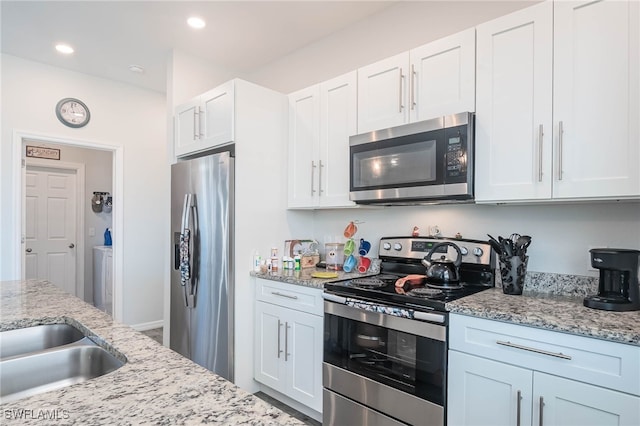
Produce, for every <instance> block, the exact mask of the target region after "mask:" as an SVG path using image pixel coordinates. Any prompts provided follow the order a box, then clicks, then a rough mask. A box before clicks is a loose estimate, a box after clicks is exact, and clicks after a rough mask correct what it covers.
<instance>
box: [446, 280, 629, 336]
mask: <svg viewBox="0 0 640 426" xmlns="http://www.w3.org/2000/svg"><path fill="white" fill-rule="evenodd" d="M582 300H583V297H575V296H572V297H570V296H562V295H553V294H544V293H537V292H526V291H525V293H524V294H523V295H518V296H515V295H506V294H504V293H503V292H502V289H501V288H493V289H490V290H485V291H481V292H479V293H476V294H473V295H471V296H467V297H463V298H461V299H458V300H455V301H453V302H449V303H447V305H446V307H447V309H448V310H449V311H450V312H453V313H459V314H465V315H471V316H475V317H480V318H486V319H491V320H497V321H504V322H509V323H514V324H521V325H527V326H532V327H538V328H544V329H547V330H553V331H560V332H565V333H570V334H576V335H581V336H586V337H594V338H598V339H604V340H609V341H613V342H619V343H626V344H631V345H638V346H640V311H631V312H611V311H602V310H598V309H591V308H587V307H585V306H584V305H583V304H582Z"/></svg>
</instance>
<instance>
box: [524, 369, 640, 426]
mask: <svg viewBox="0 0 640 426" xmlns="http://www.w3.org/2000/svg"><path fill="white" fill-rule="evenodd" d="M533 393H534V399H533V405H534V407H535V408H534V410H533V411H534V419H533V423H534V424H536V425H538V424H540V425H542V424H544V425H561V426H614V425H615V426H622V425H628V426H635V425H639V424H640V398H638V397H637V396H632V395H629V394H626V393H622V392H615V391H612V390H609V389H604V388H601V387H598V386H593V385H588V384H586V383H580V382H576V381H573V380H567V379H563V378H561V377H556V376H551V375H549V374H543V373H538V372H535V373H534V375H533ZM541 398H542V399H541ZM541 412H542V418H540V413H541Z"/></svg>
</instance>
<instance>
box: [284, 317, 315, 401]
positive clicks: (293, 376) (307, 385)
mask: <svg viewBox="0 0 640 426" xmlns="http://www.w3.org/2000/svg"><path fill="white" fill-rule="evenodd" d="M323 326H324V322H323V318H322V317H320V316H317V315H311V314H308V313H306V312H300V311H294V310H292V309H291V310H289V316H288V317H287V318H286V321H285V329H286V330H285V332H286V333H287V334H286V336H285V342H284V349H285V352H286V363H287V375H288V380H287V382H288V384H289V386H288V387H289V389H288V390H287V394H288V395H289V396H290V397H291V398H293V399H295V400H297V401H299V402H301V403H303V404H305V405H307V406H309V407H311V408H313V409H314V410H316V411H322V344H323V334H322V333H323Z"/></svg>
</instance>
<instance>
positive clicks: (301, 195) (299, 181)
mask: <svg viewBox="0 0 640 426" xmlns="http://www.w3.org/2000/svg"><path fill="white" fill-rule="evenodd" d="M319 138H320V88H319V87H318V86H312V87H310V88H307V89H303V90H300V91H298V92H295V93H292V94H290V95H289V176H288V185H289V207H290V208H291V207H314V206H315V205H317V203H318V166H319V165H318V155H317V152H318V143H319Z"/></svg>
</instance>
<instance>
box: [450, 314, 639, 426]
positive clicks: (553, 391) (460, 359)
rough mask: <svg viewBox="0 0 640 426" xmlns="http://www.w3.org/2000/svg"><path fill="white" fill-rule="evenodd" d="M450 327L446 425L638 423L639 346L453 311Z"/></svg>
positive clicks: (565, 425)
mask: <svg viewBox="0 0 640 426" xmlns="http://www.w3.org/2000/svg"><path fill="white" fill-rule="evenodd" d="M449 332H450V350H449V370H448V371H449V373H448V378H449V381H448V391H447V393H448V399H447V407H448V408H447V423H448V425H451V426H453V425H491V426H499V425H523V426H524V425H529V426H532V425H540V426H543V425H548V426H550V425H562V426H572V425H573V426H588V425H593V426H608V425H612V426H613V425H629V426H632V425H638V424H640V392H638V390H637V386H636V384H635V382H637V379H638V364H640V356H639V355H640V347H637V346H632V345H624V344H618V343H612V342H603V341H600V340H597V339H590V338H587V337H578V336H571V335H566V334H563V333H556V332H551V331H545V330H541V329H534V328H530V327H525V326H517V325H512V324H505V323H501V322H497V321H490V320H483V319H478V318H471V317H464V316H460V315H451V327H450V331H449ZM478 355H483V356H487V357H488V358H484V357H482V356H478ZM607 364H609V365H607ZM606 370H610V372H609V373H605V371H606ZM563 371H564V372H566V374H565V373H563ZM549 372H553V373H554V374H549ZM600 374H606V375H607V376H611V377H612V378H613V380H611V381H610V382H607V383H606V385H605V384H604V383H603V382H606V380H602V381H601V380H598V379H597V378H594V377H597V376H598V375H600ZM590 375H591V377H590ZM594 375H595V376H594ZM563 376H570V377H571V378H567V377H563ZM614 376H620V377H622V376H625V377H624V379H623V380H618V379H617V378H616V377H614ZM605 386H606V387H605Z"/></svg>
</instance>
